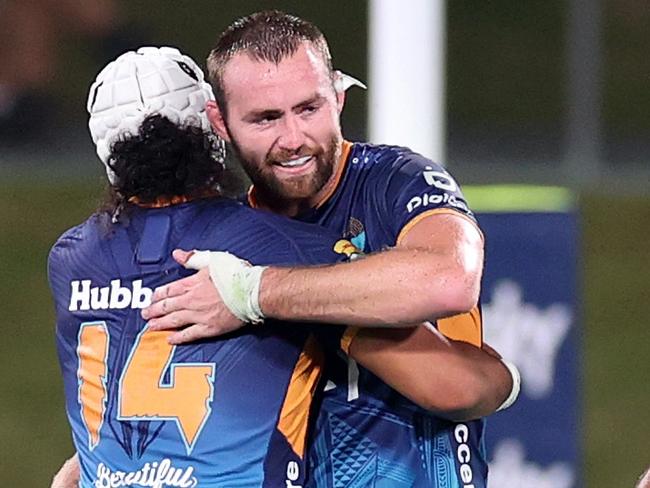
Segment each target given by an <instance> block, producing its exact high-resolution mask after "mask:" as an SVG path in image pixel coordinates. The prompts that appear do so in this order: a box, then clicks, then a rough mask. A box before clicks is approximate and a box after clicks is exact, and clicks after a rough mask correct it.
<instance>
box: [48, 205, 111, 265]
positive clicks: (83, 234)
mask: <svg viewBox="0 0 650 488" xmlns="http://www.w3.org/2000/svg"><path fill="white" fill-rule="evenodd" d="M110 226H111V221H110V216H109V215H108V214H104V213H95V214H93V215H91V216H90V217H88V218H87V219H86V220H85V221H84V222H82V223H80V224H78V225H75V226H74V227H71V228H69V229H68V230H66V231H65V232H63V233H62V234H61V235H60V236H59V238H58V239H57V240H56V242H55V243H54V245H53V246H52V248H51V249H50V254H49V255H50V259H52V258H56V257H57V256H60V255H61V254H65V253H66V252H68V251H71V250H72V249H74V250H75V252H82V251H83V250H84V249H90V248H92V246H93V245H95V244H96V243H97V241H98V238H99V236H100V234H101V233H102V232H109V230H110Z"/></svg>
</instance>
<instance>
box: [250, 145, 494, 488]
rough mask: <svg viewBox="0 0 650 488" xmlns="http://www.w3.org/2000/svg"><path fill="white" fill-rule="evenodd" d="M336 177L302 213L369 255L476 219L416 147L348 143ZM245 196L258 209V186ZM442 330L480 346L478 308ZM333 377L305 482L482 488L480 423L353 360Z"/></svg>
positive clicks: (441, 324) (338, 364)
mask: <svg viewBox="0 0 650 488" xmlns="http://www.w3.org/2000/svg"><path fill="white" fill-rule="evenodd" d="M335 177H336V178H337V181H336V185H335V186H334V187H333V188H332V190H331V192H330V193H329V194H328V195H325V196H324V198H323V200H322V201H321V202H320V203H319V204H318V205H317V206H316V207H315V208H313V209H311V210H309V211H307V212H306V213H304V214H301V215H299V216H298V217H297V219H299V220H301V221H304V222H309V223H315V224H319V225H321V226H324V227H326V228H328V229H329V230H331V231H334V232H336V233H337V234H338V235H339V236H341V237H343V238H345V239H348V240H350V241H351V242H352V243H353V244H354V245H356V247H357V248H359V249H360V250H362V251H364V252H365V253H371V252H377V251H381V250H384V249H387V248H390V247H393V246H395V245H397V244H398V243H399V241H400V239H401V238H402V237H403V236H404V235H406V234H407V233H408V231H409V229H410V228H411V227H412V226H413V225H414V224H415V223H417V222H418V221H419V220H420V219H423V218H425V217H427V216H430V215H434V214H440V213H448V212H452V213H454V214H455V215H458V216H461V217H462V218H465V219H467V220H469V221H471V222H473V223H474V224H476V221H475V219H474V215H473V214H472V212H471V210H470V209H469V208H468V205H467V202H466V201H465V198H464V197H463V194H462V192H461V189H460V187H459V185H458V184H457V183H456V181H455V180H454V178H453V177H452V176H451V175H450V174H449V173H448V172H447V171H446V170H445V169H444V168H442V167H441V166H439V165H437V164H435V163H433V162H432V161H430V160H428V159H426V158H424V157H423V156H421V155H419V154H417V153H414V152H412V151H410V150H409V149H406V148H401V147H394V146H379V145H372V144H366V143H354V144H350V143H347V142H346V143H344V146H343V154H342V156H341V161H340V163H339V165H338V172H337V174H336V175H335ZM248 201H249V204H250V205H251V206H260V205H259V203H260V202H257V201H256V194H255V189H254V188H253V189H252V190H251V191H250V192H249V195H248ZM436 326H437V327H438V329H439V330H441V331H442V332H443V333H444V334H445V335H447V336H448V337H450V338H454V339H459V340H464V341H467V342H470V343H473V344H475V345H480V344H481V342H482V324H481V314H480V311H479V309H478V308H477V309H475V310H473V311H472V312H471V313H468V314H463V315H458V316H455V317H451V318H448V319H443V320H439V321H438V322H437V324H436ZM346 335H347V334H346ZM344 337H345V336H344ZM348 337H349V336H348ZM329 375H330V376H329V380H330V381H329V382H328V388H326V392H325V396H324V398H323V403H322V406H321V411H320V415H319V417H318V421H317V428H316V435H315V438H314V441H313V443H312V445H311V448H310V480H309V482H308V486H313V487H318V488H326V487H327V488H329V487H337V488H361V487H367V486H386V487H391V488H400V487H436V488H457V487H459V488H460V487H464V486H473V487H475V488H479V487H485V484H486V477H487V464H486V458H485V452H484V447H483V433H484V422H483V421H473V422H466V423H453V422H448V421H446V420H444V419H441V418H438V417H435V416H434V415H432V414H431V413H429V412H427V411H425V410H424V409H422V408H420V407H418V406H416V405H415V404H414V403H412V402H411V401H409V400H408V399H406V398H404V397H403V396H402V395H400V394H399V393H398V392H396V391H395V390H393V389H391V388H390V387H388V386H387V385H386V384H385V383H383V382H382V381H381V380H380V379H379V378H377V377H376V376H374V375H373V374H372V373H370V372H369V371H367V370H366V369H364V368H363V367H361V366H359V365H357V364H356V363H355V362H354V361H352V360H338V361H335V362H334V367H332V368H330V372H329Z"/></svg>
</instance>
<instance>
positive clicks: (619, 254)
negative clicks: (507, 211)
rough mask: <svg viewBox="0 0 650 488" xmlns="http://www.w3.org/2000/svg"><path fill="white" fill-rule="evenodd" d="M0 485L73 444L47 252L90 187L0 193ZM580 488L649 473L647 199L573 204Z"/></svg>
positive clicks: (77, 214)
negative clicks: (577, 247) (577, 238)
mask: <svg viewBox="0 0 650 488" xmlns="http://www.w3.org/2000/svg"><path fill="white" fill-rule="evenodd" d="M0 190H1V191H0V263H1V267H0V277H1V280H0V298H1V299H2V317H3V320H4V327H3V330H4V335H3V339H2V342H1V345H0V361H1V363H0V364H1V365H2V369H1V370H2V371H3V374H2V375H0V389H1V391H2V392H3V394H2V395H1V396H0V436H1V439H2V440H1V442H0V459H1V460H2V462H0V479H1V480H2V486H11V487H44V486H48V483H49V480H50V479H51V476H52V474H53V473H54V472H55V471H56V469H57V468H58V467H59V466H60V465H61V463H62V462H63V461H64V459H65V458H66V457H67V456H69V455H70V454H71V453H72V444H71V441H70V435H69V431H68V426H67V422H66V419H65V413H64V408H63V395H62V384H61V380H60V379H59V370H58V365H57V362H56V354H55V347H54V327H53V325H54V321H53V310H52V306H51V303H50V294H49V290H48V287H47V279H46V274H45V272H46V258H47V252H48V249H49V247H50V246H51V245H52V244H53V243H54V241H55V240H56V238H57V237H58V235H59V234H60V233H61V232H63V231H64V230H65V229H67V228H68V227H71V226H72V225H75V224H77V223H79V222H81V221H82V220H84V218H86V216H87V215H89V214H90V213H91V212H92V211H93V209H94V208H96V207H97V206H98V202H99V195H100V194H101V184H99V183H96V182H92V181H90V182H79V183H62V182H61V181H55V180H52V181H34V182H30V181H22V182H14V183H7V182H3V183H0ZM579 202H580V204H579V206H580V211H581V221H582V231H583V235H582V244H581V245H582V249H583V263H582V273H583V276H582V282H583V294H584V297H583V298H584V299H583V304H584V314H583V317H584V320H583V321H582V324H581V325H582V330H583V334H582V335H583V341H584V342H583V344H584V348H583V354H582V357H583V374H584V381H585V386H584V392H583V404H582V409H583V414H582V415H581V418H582V419H583V423H582V425H581V426H580V427H581V430H582V432H583V445H584V481H585V484H584V486H587V487H590V488H591V487H603V488H612V487H619V486H620V487H627V486H632V485H633V483H634V480H635V476H636V475H637V474H639V473H640V472H641V470H642V469H643V468H644V466H646V465H647V464H648V463H650V458H649V457H648V456H649V455H648V450H647V446H648V438H650V416H649V415H648V414H647V412H648V405H650V387H649V386H648V379H647V374H648V370H649V369H650V368H649V366H648V365H649V364H650V361H648V358H649V354H648V344H650V328H649V327H648V326H647V323H646V322H647V318H648V317H649V316H650V300H649V299H648V290H650V270H649V267H648V265H647V260H648V259H647V255H648V246H647V244H646V239H647V238H646V236H647V231H646V227H645V225H646V223H647V222H650V198H631V197H622V196H607V197H605V196H601V195H597V194H589V195H582V196H581V198H580V199H579Z"/></svg>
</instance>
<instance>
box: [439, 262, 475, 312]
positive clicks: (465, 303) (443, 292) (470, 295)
mask: <svg viewBox="0 0 650 488" xmlns="http://www.w3.org/2000/svg"><path fill="white" fill-rule="evenodd" d="M480 289H481V275H480V273H476V272H471V271H466V270H463V269H460V270H454V271H452V272H450V273H449V274H448V276H447V278H446V279H445V281H444V285H443V286H441V287H434V286H429V287H428V293H427V295H428V296H427V300H428V304H429V308H430V310H429V312H430V313H429V315H428V316H429V317H436V318H439V317H449V316H452V315H457V314H461V313H466V312H469V311H470V310H472V309H473V308H474V307H476V305H477V304H478V300H479V293H480Z"/></svg>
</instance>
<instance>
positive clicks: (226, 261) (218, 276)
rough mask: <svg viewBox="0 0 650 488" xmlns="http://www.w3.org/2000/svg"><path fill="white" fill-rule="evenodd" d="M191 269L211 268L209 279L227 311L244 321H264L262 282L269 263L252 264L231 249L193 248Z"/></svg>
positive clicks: (186, 265)
mask: <svg viewBox="0 0 650 488" xmlns="http://www.w3.org/2000/svg"><path fill="white" fill-rule="evenodd" d="M185 267H186V268H188V269H203V268H208V270H209V271H210V278H211V279H212V283H213V284H214V286H215V288H216V289H217V291H218V292H219V295H221V300H223V303H224V305H225V306H226V307H228V310H230V312H231V313H232V314H233V315H234V316H235V317H237V318H238V319H239V320H241V321H243V322H253V323H259V322H262V321H263V320H264V315H263V314H262V309H261V308H260V300H259V299H260V282H261V280H262V273H263V272H264V270H265V269H266V268H267V267H266V266H253V265H251V264H250V263H249V262H248V261H244V260H243V259H239V258H238V257H237V256H235V255H233V254H230V253H228V252H217V251H194V254H192V256H191V257H190V259H189V260H188V261H187V263H185Z"/></svg>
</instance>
